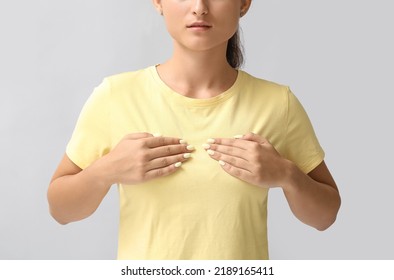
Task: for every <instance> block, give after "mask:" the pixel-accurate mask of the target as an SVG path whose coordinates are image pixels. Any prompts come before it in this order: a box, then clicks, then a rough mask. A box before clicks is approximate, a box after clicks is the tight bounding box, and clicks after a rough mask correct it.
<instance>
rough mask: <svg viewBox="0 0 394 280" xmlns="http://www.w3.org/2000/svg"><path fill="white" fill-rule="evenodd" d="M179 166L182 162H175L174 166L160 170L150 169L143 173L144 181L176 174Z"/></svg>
mask: <svg viewBox="0 0 394 280" xmlns="http://www.w3.org/2000/svg"><path fill="white" fill-rule="evenodd" d="M181 166H182V162H176V163H174V164H171V165H167V166H165V167H162V168H157V169H151V170H149V171H148V172H146V173H145V179H146V180H150V179H155V178H159V177H164V176H167V175H170V174H172V173H174V172H176V171H177V170H179V169H180V167H181Z"/></svg>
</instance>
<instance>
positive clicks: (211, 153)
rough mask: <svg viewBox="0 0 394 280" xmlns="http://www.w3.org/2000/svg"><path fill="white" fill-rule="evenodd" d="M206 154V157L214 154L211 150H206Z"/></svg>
mask: <svg viewBox="0 0 394 280" xmlns="http://www.w3.org/2000/svg"><path fill="white" fill-rule="evenodd" d="M207 153H208V155H210V156H213V155H214V154H215V152H214V151H212V150H208V151H207Z"/></svg>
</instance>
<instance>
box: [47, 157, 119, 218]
mask: <svg viewBox="0 0 394 280" xmlns="http://www.w3.org/2000/svg"><path fill="white" fill-rule="evenodd" d="M102 171H103V170H102V168H100V166H99V165H98V164H92V165H91V166H90V167H88V168H86V169H84V170H82V171H80V172H79V173H77V174H74V175H65V176H61V177H58V178H57V179H55V180H53V181H52V182H51V184H50V186H49V188H48V202H49V207H50V212H51V215H52V216H53V218H54V219H55V220H56V221H58V222H59V223H60V224H67V223H70V222H74V221H78V220H82V219H84V218H86V217H88V216H90V215H91V214H93V213H94V211H95V210H96V209H97V208H98V206H99V205H100V203H101V201H102V200H103V198H104V197H105V195H106V194H107V193H108V191H109V189H110V187H111V185H112V184H111V183H109V182H106V180H103V176H104V173H103V172H102Z"/></svg>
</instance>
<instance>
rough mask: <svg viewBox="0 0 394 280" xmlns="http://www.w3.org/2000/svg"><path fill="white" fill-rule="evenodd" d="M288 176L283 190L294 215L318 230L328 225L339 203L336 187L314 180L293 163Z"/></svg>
mask: <svg viewBox="0 0 394 280" xmlns="http://www.w3.org/2000/svg"><path fill="white" fill-rule="evenodd" d="M288 178H289V179H288V183H287V184H286V185H285V186H284V187H283V191H284V194H285V196H286V199H287V201H288V204H289V206H290V209H291V210H292V212H293V213H294V215H295V216H296V217H297V218H298V219H299V220H300V221H302V222H303V223H305V224H308V225H310V226H312V227H314V228H316V229H318V230H325V229H327V228H328V227H330V226H331V225H332V224H333V223H334V222H335V220H336V216H337V213H338V211H339V207H340V204H341V199H340V196H339V192H338V190H337V188H336V187H335V186H332V185H330V184H327V183H321V182H318V181H316V180H314V179H313V178H312V177H311V176H309V175H307V174H305V173H303V172H302V171H301V170H300V169H299V168H298V167H296V166H295V165H294V164H293V163H290V164H289V177H288ZM333 184H335V183H333Z"/></svg>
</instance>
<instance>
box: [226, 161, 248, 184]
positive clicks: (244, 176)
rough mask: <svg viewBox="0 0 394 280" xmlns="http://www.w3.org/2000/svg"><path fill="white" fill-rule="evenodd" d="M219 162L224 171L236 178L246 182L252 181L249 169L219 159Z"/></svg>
mask: <svg viewBox="0 0 394 280" xmlns="http://www.w3.org/2000/svg"><path fill="white" fill-rule="evenodd" d="M219 163H220V165H221V166H222V168H223V170H224V171H226V172H227V173H228V174H230V175H231V176H233V177H236V178H238V179H241V180H243V181H246V182H252V180H253V178H252V175H253V174H252V173H251V172H250V171H248V170H245V169H242V168H239V167H236V166H233V165H231V164H229V163H228V162H225V161H223V160H220V161H219Z"/></svg>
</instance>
